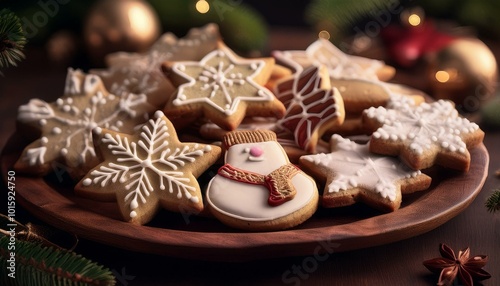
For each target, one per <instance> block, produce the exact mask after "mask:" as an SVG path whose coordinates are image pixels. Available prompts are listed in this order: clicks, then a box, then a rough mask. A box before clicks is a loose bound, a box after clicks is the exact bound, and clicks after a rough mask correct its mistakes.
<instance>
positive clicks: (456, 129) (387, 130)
mask: <svg viewBox="0 0 500 286" xmlns="http://www.w3.org/2000/svg"><path fill="white" fill-rule="evenodd" d="M363 120H364V124H365V126H366V127H367V128H368V129H370V130H372V131H375V132H374V133H373V134H372V137H371V139H370V151H372V152H375V153H379V154H385V155H393V156H399V157H400V158H401V160H403V161H404V162H405V163H406V164H408V166H410V167H411V168H413V169H415V170H418V169H425V168H428V167H431V166H433V165H435V164H436V165H440V166H443V167H448V168H452V169H457V170H460V171H467V170H468V169H469V166H470V153H469V151H468V148H471V147H473V146H476V145H478V144H480V143H481V142H482V140H483V137H484V132H483V131H482V130H481V129H479V126H478V125H477V124H475V123H472V122H470V121H469V120H467V119H466V118H463V117H461V116H460V115H459V114H458V111H457V110H456V109H455V107H454V105H453V104H452V103H451V102H449V101H444V100H439V101H436V102H432V103H422V104H420V105H418V106H416V105H412V104H409V103H404V102H399V103H397V108H395V109H389V108H384V107H378V108H370V109H367V110H366V111H365V112H364V117H363Z"/></svg>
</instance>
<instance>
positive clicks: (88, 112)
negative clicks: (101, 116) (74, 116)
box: [83, 107, 92, 116]
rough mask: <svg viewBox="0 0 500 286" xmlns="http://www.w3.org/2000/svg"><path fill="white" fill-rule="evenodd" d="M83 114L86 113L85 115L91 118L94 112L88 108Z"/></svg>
mask: <svg viewBox="0 0 500 286" xmlns="http://www.w3.org/2000/svg"><path fill="white" fill-rule="evenodd" d="M83 113H85V115H87V116H89V115H90V114H92V110H90V108H88V107H87V108H85V109H84V110H83Z"/></svg>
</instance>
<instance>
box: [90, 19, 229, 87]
mask: <svg viewBox="0 0 500 286" xmlns="http://www.w3.org/2000/svg"><path fill="white" fill-rule="evenodd" d="M186 37H189V38H194V40H188V41H185V40H183V39H177V37H176V36H175V35H174V34H172V33H166V34H164V35H162V36H161V37H160V38H159V39H158V40H157V41H156V42H155V43H154V44H153V45H152V47H151V48H150V49H149V51H147V52H146V53H144V54H137V53H125V52H120V53H115V54H113V57H112V62H111V63H110V67H109V68H108V69H106V70H98V71H93V73H95V74H97V75H99V76H101V77H103V78H107V79H109V80H111V81H113V84H111V86H110V92H111V93H113V94H116V95H120V94H123V93H130V92H133V93H144V94H150V93H152V92H154V91H157V90H159V89H160V88H161V86H162V84H164V83H165V82H166V80H165V76H164V75H163V73H162V71H161V64H162V63H163V62H165V61H169V60H171V61H172V60H185V58H186V55H185V49H184V48H183V46H185V44H186V42H188V43H189V46H190V48H189V49H197V48H199V47H202V48H204V47H203V45H213V46H214V48H215V44H216V40H217V39H218V38H219V33H218V28H217V27H215V25H214V24H209V25H206V26H205V27H203V28H201V29H198V28H194V29H191V30H190V31H189V33H188V35H187V36H186ZM198 38H199V39H198ZM192 57H194V55H193V56H192ZM193 60H195V58H193Z"/></svg>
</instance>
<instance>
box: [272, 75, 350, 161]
mask: <svg viewBox="0 0 500 286" xmlns="http://www.w3.org/2000/svg"><path fill="white" fill-rule="evenodd" d="M275 95H276V97H277V98H278V99H279V100H280V101H281V102H283V104H284V105H285V107H286V114H285V116H284V117H283V118H282V119H279V120H278V125H279V126H280V127H282V128H283V129H286V130H288V131H290V132H291V133H292V134H293V135H294V139H295V143H296V144H297V146H299V147H300V148H301V149H303V150H305V151H306V152H309V153H314V152H315V151H316V146H317V144H318V141H319V140H320V139H321V136H323V134H324V133H325V131H326V130H329V129H332V128H334V127H336V126H339V125H341V124H342V123H343V122H344V117H345V112H344V102H343V100H342V97H341V96H340V93H339V91H338V90H337V89H336V88H332V87H331V85H330V77H329V75H328V71H327V69H326V68H325V67H316V66H311V67H309V68H307V69H305V70H304V71H303V72H301V73H298V74H296V75H295V76H292V77H290V78H288V79H284V80H282V81H280V82H279V83H278V84H277V85H276V89H275Z"/></svg>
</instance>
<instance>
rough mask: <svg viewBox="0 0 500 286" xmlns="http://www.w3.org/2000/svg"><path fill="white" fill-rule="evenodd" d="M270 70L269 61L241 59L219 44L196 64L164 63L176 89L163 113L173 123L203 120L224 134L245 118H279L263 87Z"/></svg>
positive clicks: (271, 63)
mask: <svg viewBox="0 0 500 286" xmlns="http://www.w3.org/2000/svg"><path fill="white" fill-rule="evenodd" d="M273 66H274V59H273V58H258V59H243V58H241V57H239V56H237V55H236V54H235V53H234V52H233V51H231V50H230V49H229V48H228V47H226V46H225V45H224V44H222V43H220V44H219V48H218V49H217V50H215V51H213V52H211V53H209V54H208V55H206V56H205V57H204V58H203V59H202V60H201V61H199V62H182V61H181V62H166V63H165V64H164V65H163V67H164V71H165V72H166V75H167V77H168V78H169V79H170V80H171V81H172V82H173V83H174V85H176V86H178V88H177V90H176V92H175V93H174V98H173V99H172V100H170V101H169V102H167V105H166V106H165V109H164V112H165V114H166V115H167V116H168V117H169V118H173V119H176V118H179V117H181V118H184V119H185V120H189V119H191V120H194V119H196V118H199V117H205V118H207V119H209V120H210V121H212V122H213V123H215V124H217V125H218V126H220V127H222V128H224V129H227V130H234V129H236V127H238V125H239V124H240V123H241V121H242V120H243V118H244V117H245V116H265V117H278V118H280V117H283V115H284V114H285V107H284V106H283V104H282V103H281V102H280V101H279V100H277V99H276V98H275V96H274V94H273V93H272V92H271V91H269V90H268V89H267V88H265V87H264V86H263V85H264V84H265V83H266V82H267V80H268V79H269V77H270V75H271V72H272V67H273Z"/></svg>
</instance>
